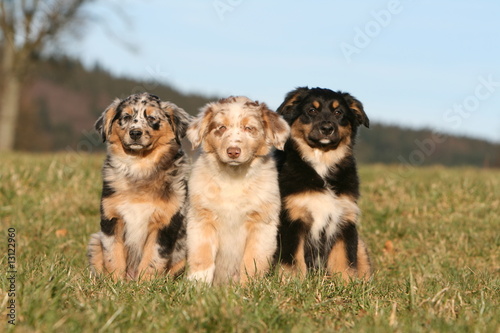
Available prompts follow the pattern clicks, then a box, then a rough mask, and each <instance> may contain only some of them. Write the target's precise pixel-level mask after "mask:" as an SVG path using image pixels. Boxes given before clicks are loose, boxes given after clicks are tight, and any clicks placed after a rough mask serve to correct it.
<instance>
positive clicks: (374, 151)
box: [15, 57, 500, 168]
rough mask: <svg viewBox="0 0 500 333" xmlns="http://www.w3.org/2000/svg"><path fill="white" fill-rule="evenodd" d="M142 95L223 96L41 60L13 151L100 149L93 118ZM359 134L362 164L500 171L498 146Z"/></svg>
mask: <svg viewBox="0 0 500 333" xmlns="http://www.w3.org/2000/svg"><path fill="white" fill-rule="evenodd" d="M330 88H333V89H335V87H330ZM143 91H148V92H151V93H153V94H156V95H158V96H159V97H160V98H161V99H163V100H169V101H171V102H173V103H176V104H177V105H179V106H181V107H182V108H184V109H185V110H186V111H187V112H188V113H190V114H193V115H194V114H196V113H197V111H198V109H199V108H200V107H201V106H203V105H204V104H205V103H207V102H208V101H212V100H215V99H218V98H219V97H224V96H202V95H197V94H183V93H181V92H179V91H178V90H176V89H175V88H174V87H171V86H168V85H165V84H164V83H160V82H155V81H149V82H148V81H144V82H140V81H136V80H133V79H130V78H117V77H113V76H112V75H111V74H110V73H108V72H107V71H106V70H104V69H103V68H101V67H100V66H99V65H95V66H94V68H92V69H86V68H85V67H84V66H83V65H82V64H81V63H80V62H79V61H78V60H74V59H71V58H68V57H51V58H48V59H45V58H41V59H38V60H37V64H36V66H33V70H32V73H31V75H30V79H29V80H28V81H27V82H26V83H25V87H24V89H23V94H22V101H21V114H20V117H19V119H18V124H17V131H16V133H17V137H16V139H15V148H16V150H21V151H32V152H45V151H70V152H74V151H77V152H90V153H93V152H99V151H102V150H103V148H104V147H103V145H102V143H100V141H99V138H98V136H97V134H96V133H94V130H93V124H94V122H95V120H96V119H97V117H98V116H99V115H100V114H101V112H102V111H103V110H104V109H105V108H106V107H107V106H108V105H109V104H110V103H111V101H112V100H113V99H114V98H116V97H118V98H124V97H126V96H128V95H130V94H133V93H137V92H143ZM359 132H360V133H359V135H358V140H357V146H356V150H357V155H356V156H357V159H358V161H359V162H360V163H370V164H374V163H384V164H404V165H408V166H412V167H413V166H422V165H434V164H440V165H445V166H466V165H469V166H476V167H486V168H498V167H500V144H495V143H491V142H487V141H483V140H477V139H472V138H467V137H456V136H451V135H446V134H443V133H434V132H433V131H432V130H430V129H421V130H415V129H409V128H401V127H398V126H393V125H384V124H380V123H378V124H377V123H374V124H372V125H371V126H370V129H366V128H362V129H361V130H360V131H359Z"/></svg>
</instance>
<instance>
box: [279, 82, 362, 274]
mask: <svg viewBox="0 0 500 333" xmlns="http://www.w3.org/2000/svg"><path fill="white" fill-rule="evenodd" d="M277 112H278V113H279V114H281V115H282V116H283V118H284V119H285V120H286V121H287V122H288V124H289V125H290V127H291V136H290V139H289V140H288V141H287V143H286V145H285V149H284V151H276V153H275V157H276V159H277V165H278V170H279V185H280V193H281V198H282V211H281V216H280V227H279V235H278V243H279V249H278V252H277V253H276V259H277V260H278V262H279V263H280V266H281V267H282V268H283V270H284V271H285V272H291V273H292V274H296V275H300V276H305V274H306V273H307V271H308V270H311V269H323V270H326V272H327V273H328V274H331V275H334V274H337V273H340V274H341V275H342V277H343V278H344V279H346V280H348V279H349V278H351V277H359V278H368V276H369V275H370V273H371V264H370V260H369V257H368V251H367V248H366V246H365V243H364V242H363V241H362V240H361V239H360V238H359V236H358V228H357V225H358V216H359V208H358V205H357V200H358V197H359V180H358V174H357V169H356V162H355V159H354V156H353V145H354V141H355V138H356V132H357V128H358V126H360V125H364V126H366V127H368V126H369V120H368V117H367V116H366V114H365V112H364V110H363V105H362V104H361V102H360V101H358V100H357V99H355V98H354V97H353V96H351V95H350V94H348V93H343V92H334V91H332V90H329V89H321V88H312V89H309V88H307V87H303V88H298V89H296V90H294V91H291V92H289V93H288V94H287V96H286V98H285V101H284V102H283V103H282V104H281V105H280V107H279V108H278V110H277Z"/></svg>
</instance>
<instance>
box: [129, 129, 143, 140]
mask: <svg viewBox="0 0 500 333" xmlns="http://www.w3.org/2000/svg"><path fill="white" fill-rule="evenodd" d="M128 134H129V135H130V138H131V139H132V140H139V139H140V138H141V136H142V131H141V130H138V129H133V130H130V132H129V133H128Z"/></svg>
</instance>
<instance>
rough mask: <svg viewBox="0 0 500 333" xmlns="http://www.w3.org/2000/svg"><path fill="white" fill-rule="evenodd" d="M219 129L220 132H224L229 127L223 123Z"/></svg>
mask: <svg viewBox="0 0 500 333" xmlns="http://www.w3.org/2000/svg"><path fill="white" fill-rule="evenodd" d="M218 130H219V132H221V133H224V132H225V131H226V130H227V127H226V126H224V125H222V126H219V128H218Z"/></svg>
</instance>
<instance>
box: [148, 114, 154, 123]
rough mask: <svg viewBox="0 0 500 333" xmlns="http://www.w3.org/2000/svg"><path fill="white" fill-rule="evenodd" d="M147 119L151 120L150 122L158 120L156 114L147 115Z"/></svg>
mask: <svg viewBox="0 0 500 333" xmlns="http://www.w3.org/2000/svg"><path fill="white" fill-rule="evenodd" d="M146 119H147V120H148V121H149V122H150V123H154V122H155V121H156V117H155V116H147V117H146Z"/></svg>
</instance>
